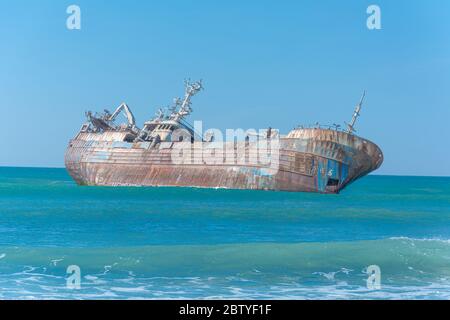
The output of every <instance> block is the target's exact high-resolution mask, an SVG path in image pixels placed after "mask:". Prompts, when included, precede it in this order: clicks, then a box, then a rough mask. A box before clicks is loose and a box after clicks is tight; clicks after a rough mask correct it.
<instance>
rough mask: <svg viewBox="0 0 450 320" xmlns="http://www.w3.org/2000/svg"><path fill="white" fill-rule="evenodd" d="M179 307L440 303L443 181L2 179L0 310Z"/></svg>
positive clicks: (449, 192)
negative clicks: (370, 284)
mask: <svg viewBox="0 0 450 320" xmlns="http://www.w3.org/2000/svg"><path fill="white" fill-rule="evenodd" d="M70 265H77V266H79V268H80V270H81V288H80V289H70V288H68V287H67V286H66V279H67V277H68V274H67V272H66V271H67V267H68V266H70ZM370 265H377V266H379V267H380V270H381V288H380V289H379V290H374V289H373V288H367V286H366V279H367V277H368V275H367V274H366V268H367V267H368V266H370ZM181 298H193V299H204V298H208V299H209V298H225V299H232V298H238V299H253V298H255V299H256V298H258V299H432V298H437V299H449V298H450V178H433V177H393V176H368V177H365V178H363V179H361V180H359V181H357V182H356V183H354V184H353V185H351V186H349V187H348V188H347V189H346V190H344V191H343V192H342V193H341V194H340V195H320V194H307V193H285V192H264V191H235V190H207V189H195V188H96V187H78V186H76V184H75V183H74V182H73V181H72V180H71V179H70V177H69V176H68V174H67V173H66V171H65V170H64V169H25V168H0V299H181Z"/></svg>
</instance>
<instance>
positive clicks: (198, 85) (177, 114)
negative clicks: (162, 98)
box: [170, 80, 203, 122]
mask: <svg viewBox="0 0 450 320" xmlns="http://www.w3.org/2000/svg"><path fill="white" fill-rule="evenodd" d="M185 86H186V93H185V95H184V99H183V101H182V102H181V101H180V99H176V100H175V105H174V109H173V110H174V111H173V112H172V114H171V115H170V120H173V121H177V122H178V121H180V120H182V119H183V118H184V117H186V116H188V115H190V114H191V113H192V111H193V110H192V108H191V98H192V97H193V96H194V95H196V94H197V93H198V92H199V91H200V90H202V89H203V86H202V82H201V81H197V82H190V81H189V80H186V81H185ZM179 105H181V106H180V109H179V110H178V111H176V107H177V106H179Z"/></svg>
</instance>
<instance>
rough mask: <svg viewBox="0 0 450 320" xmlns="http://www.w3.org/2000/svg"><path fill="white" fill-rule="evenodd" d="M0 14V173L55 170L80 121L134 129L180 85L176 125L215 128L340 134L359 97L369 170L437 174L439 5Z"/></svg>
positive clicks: (445, 6) (442, 139)
mask: <svg viewBox="0 0 450 320" xmlns="http://www.w3.org/2000/svg"><path fill="white" fill-rule="evenodd" d="M71 4H77V5H79V6H80V7H81V10H82V30H81V31H69V30H67V29H66V18H67V16H68V15H67V14H66V8H67V7H68V6H69V5H71ZM370 4H378V5H379V6H380V7H381V10H382V30H379V31H370V30H368V29H367V28H366V18H367V14H366V8H367V7H368V5H370ZM0 5H1V6H0V40H1V41H0V52H1V55H0V98H1V106H0V108H1V115H2V120H1V125H0V134H1V139H0V165H3V166H45V167H62V166H63V165H64V162H63V157H64V150H65V147H66V145H67V142H68V141H69V139H70V138H71V137H72V136H73V135H74V134H75V133H76V132H77V131H78V129H79V128H80V126H81V124H82V123H83V121H84V111H85V110H88V109H97V110H103V109H104V108H109V109H113V108H114V107H116V106H118V105H119V104H120V103H121V102H122V101H126V102H127V103H128V104H129V105H130V106H131V108H132V109H133V111H134V113H135V115H136V117H137V119H138V122H139V124H142V123H143V122H144V121H145V120H147V119H148V118H150V117H151V116H153V114H154V112H155V111H156V108H157V107H159V106H164V105H167V104H169V103H170V102H171V100H172V98H173V97H175V96H178V95H181V94H182V91H183V87H182V81H183V79H184V78H186V77H191V78H193V79H197V78H202V79H204V81H205V87H206V90H205V91H204V92H203V93H201V94H200V95H199V96H198V97H196V98H195V101H194V108H195V112H194V114H193V116H192V117H191V119H190V120H203V121H204V125H205V126H206V127H207V128H211V127H214V128H221V129H224V128H244V129H247V128H266V127H268V126H272V127H276V128H279V129H280V130H281V131H282V132H284V133H287V132H288V131H289V130H290V129H291V128H292V127H294V126H295V125H297V124H301V123H303V124H311V123H315V122H316V121H319V122H321V123H333V122H338V123H343V122H344V121H349V120H350V118H351V115H352V111H353V108H354V105H355V104H356V102H357V101H358V99H359V96H360V94H361V92H362V90H363V89H367V93H368V94H367V102H366V104H365V105H364V109H363V112H362V117H361V118H360V121H359V122H358V124H357V129H358V134H359V135H361V136H363V137H365V138H368V139H370V140H372V141H374V142H376V143H377V144H378V145H380V146H381V148H382V149H383V151H384V154H385V163H384V165H383V167H382V168H381V169H380V170H379V171H378V173H379V174H399V175H446V176H448V175H450V165H449V164H450V147H449V145H450V143H449V138H450V133H449V132H450V131H449V127H450V17H449V16H450V1H447V0H440V1H439V0H432V1H425V0H423V1H406V0H404V1H402V0H396V1H391V0H389V1H384V0H383V1H381V0H374V1H363V0H360V1H347V0H346V1H335V0H329V1H313V0H310V1H298V0H295V1H294V0H293V1H275V0H273V1H261V0H258V1H256V0H255V1H229V0H227V1H207V0H197V1H187V0H186V1H166V0H164V1H162V0H161V1H138V0H135V1H119V0H117V1H100V0H96V1H95V0H73V1H55V0H40V1H22V0H14V1H12V0H11V1H4V0H0Z"/></svg>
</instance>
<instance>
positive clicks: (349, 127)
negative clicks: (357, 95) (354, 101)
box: [347, 90, 366, 134]
mask: <svg viewBox="0 0 450 320" xmlns="http://www.w3.org/2000/svg"><path fill="white" fill-rule="evenodd" d="M365 97H366V90H364V93H363V95H362V97H361V100H360V101H359V103H358V105H357V106H356V108H355V112H354V113H353V117H352V121H350V123H347V133H350V134H352V133H353V132H355V131H356V130H355V123H356V120H357V119H358V117H359V115H360V113H361V107H362V105H363V103H364V98H365Z"/></svg>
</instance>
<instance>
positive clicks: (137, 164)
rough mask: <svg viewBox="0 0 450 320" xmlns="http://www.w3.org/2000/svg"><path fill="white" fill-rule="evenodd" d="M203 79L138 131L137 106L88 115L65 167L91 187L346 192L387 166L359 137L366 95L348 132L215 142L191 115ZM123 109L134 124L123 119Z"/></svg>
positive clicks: (270, 134) (317, 129) (308, 130)
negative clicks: (120, 120)
mask: <svg viewBox="0 0 450 320" xmlns="http://www.w3.org/2000/svg"><path fill="white" fill-rule="evenodd" d="M200 90H202V84H201V82H195V83H191V82H186V92H185V95H184V98H183V99H175V100H174V103H173V105H172V106H171V107H170V108H168V109H167V110H165V109H160V110H159V111H158V113H157V114H156V116H155V117H154V118H153V119H151V120H150V121H147V122H145V123H144V125H143V127H142V129H140V128H138V127H137V126H136V123H135V118H134V116H133V114H132V112H131V110H130V108H129V107H128V106H127V105H126V104H125V103H123V104H121V105H120V106H119V107H118V108H117V109H116V111H115V112H114V113H110V112H109V111H107V110H105V111H104V112H103V113H96V114H93V113H92V112H87V113H86V116H87V122H86V123H85V124H83V126H82V127H81V130H80V131H79V132H78V134H77V135H76V136H75V138H74V139H72V140H71V141H70V143H69V146H68V148H67V151H66V155H65V165H66V168H67V171H68V172H69V174H70V175H71V176H72V178H73V179H74V180H75V181H76V182H77V183H78V184H80V185H88V186H185V187H204V188H229V189H256V190H279V191H299V192H300V191H301V192H320V193H339V191H341V190H342V189H343V188H345V187H346V186H347V185H349V184H350V183H352V182H353V181H355V180H356V179H358V178H361V177H363V176H365V175H367V174H369V173H370V172H372V171H374V170H376V169H377V168H379V167H380V165H381V164H382V162H383V154H382V152H381V150H380V148H379V147H378V146H377V145H375V144H374V143H372V142H370V141H369V140H366V139H363V138H360V137H358V136H357V135H355V134H354V132H355V129H354V125H355V122H356V120H357V118H358V116H359V113H360V110H361V105H362V102H363V98H364V96H363V98H362V99H361V101H360V103H359V104H358V105H357V107H356V110H355V112H354V114H353V118H352V120H351V122H350V123H349V124H347V126H346V128H345V129H341V128H340V126H338V125H334V126H328V127H324V126H320V125H318V124H317V125H314V126H309V127H303V126H299V127H297V128H295V129H293V130H292V131H291V132H289V133H288V134H287V135H281V134H279V132H278V131H277V130H274V129H270V128H269V129H267V130H265V131H262V132H260V133H257V132H247V133H246V134H245V137H244V138H242V139H237V138H235V139H234V140H233V141H223V139H222V141H216V140H215V135H214V134H202V133H199V132H198V131H197V130H196V128H194V127H193V126H191V125H190V124H189V123H188V122H187V121H186V117H187V116H188V115H189V114H191V113H192V107H191V99H192V97H193V96H194V95H195V94H197V93H198V92H199V91H200ZM119 114H123V115H125V116H126V119H127V121H126V122H125V123H122V124H116V121H117V117H118V115H119Z"/></svg>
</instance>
